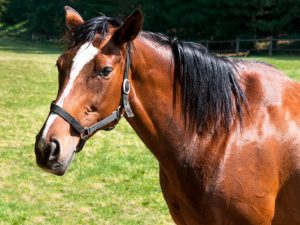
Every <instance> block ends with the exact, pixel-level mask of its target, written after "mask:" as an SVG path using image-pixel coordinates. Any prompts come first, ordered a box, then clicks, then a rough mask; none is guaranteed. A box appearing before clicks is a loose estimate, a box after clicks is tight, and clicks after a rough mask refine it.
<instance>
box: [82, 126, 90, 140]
mask: <svg viewBox="0 0 300 225" xmlns="http://www.w3.org/2000/svg"><path fill="white" fill-rule="evenodd" d="M90 135H91V132H90V128H88V127H85V128H84V130H83V132H82V133H81V134H80V138H81V140H84V141H86V140H87V139H89V137H90Z"/></svg>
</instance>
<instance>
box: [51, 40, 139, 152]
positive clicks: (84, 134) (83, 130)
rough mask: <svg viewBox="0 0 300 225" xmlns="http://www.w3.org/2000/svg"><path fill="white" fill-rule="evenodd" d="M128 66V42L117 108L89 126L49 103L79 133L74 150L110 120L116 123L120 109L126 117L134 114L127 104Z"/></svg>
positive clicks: (54, 111) (80, 147) (110, 128)
mask: <svg viewBox="0 0 300 225" xmlns="http://www.w3.org/2000/svg"><path fill="white" fill-rule="evenodd" d="M129 68H130V44H129V45H128V47H127V48H126V66H125V71H124V76H123V85H122V96H121V103H120V105H119V106H118V108H117V109H116V110H115V111H114V112H113V113H112V114H110V115H109V116H107V117H105V118H104V119H102V120H100V121H99V122H98V123H96V124H94V125H92V126H90V127H84V126H82V125H81V124H80V123H79V122H78V121H77V120H76V119H75V118H74V117H73V116H71V115H70V114H69V113H68V112H66V111H65V110H64V109H63V108H61V107H60V106H58V105H56V104H55V103H54V102H52V103H51V106H50V112H53V113H55V114H57V115H59V116H60V117H62V118H63V119H64V120H65V121H67V122H68V123H69V124H70V125H71V126H72V127H73V128H74V130H75V131H76V132H77V133H78V134H79V135H80V142H79V144H78V146H77V148H76V152H80V151H81V150H82V148H83V147H84V144H85V142H86V141H87V140H88V139H89V138H90V137H91V136H92V135H93V134H94V133H95V132H97V131H98V130H101V129H103V128H104V127H106V126H107V125H109V124H111V123H112V122H116V123H118V121H119V120H120V119H121V117H122V115H123V114H122V111H123V110H124V111H125V113H126V115H127V116H128V117H133V116H134V114H133V112H132V110H131V107H130V104H129V97H128V95H129V93H130V82H129V80H128V73H129ZM115 125H116V124H114V125H113V126H111V127H109V128H108V129H106V130H108V131H109V130H112V129H113V128H114V127H115Z"/></svg>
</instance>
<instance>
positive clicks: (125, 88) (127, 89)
mask: <svg viewBox="0 0 300 225" xmlns="http://www.w3.org/2000/svg"><path fill="white" fill-rule="evenodd" d="M123 92H124V94H126V95H128V94H129V92H130V82H129V80H128V79H127V78H126V79H124V81H123Z"/></svg>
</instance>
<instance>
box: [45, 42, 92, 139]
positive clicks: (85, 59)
mask: <svg viewBox="0 0 300 225" xmlns="http://www.w3.org/2000/svg"><path fill="white" fill-rule="evenodd" d="M97 53H98V49H97V48H95V47H94V46H93V44H92V43H90V42H87V43H85V44H83V45H82V46H81V47H80V49H79V50H78V51H77V53H76V55H75V57H74V59H73V64H72V67H71V73H70V78H69V81H68V84H67V86H66V87H65V89H64V91H63V93H62V95H61V96H60V98H59V99H58V101H57V102H56V104H57V105H59V106H60V107H63V104H64V100H65V99H66V97H67V96H68V94H69V93H70V91H71V89H72V87H73V84H74V81H75V80H76V78H77V77H78V75H79V74H80V71H81V70H82V68H83V67H84V66H85V65H86V64H87V63H89V62H90V61H91V60H92V59H94V57H95V56H96V55H97ZM57 117H58V115H57V114H55V113H51V114H50V115H49V117H48V120H47V122H46V126H45V128H44V130H43V134H42V139H44V140H45V139H46V137H47V133H48V131H49V128H50V127H51V125H52V123H53V122H54V120H55V119H56V118H57Z"/></svg>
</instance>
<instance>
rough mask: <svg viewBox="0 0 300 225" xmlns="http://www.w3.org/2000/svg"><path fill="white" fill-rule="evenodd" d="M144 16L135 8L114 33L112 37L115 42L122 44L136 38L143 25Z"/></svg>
mask: <svg viewBox="0 0 300 225" xmlns="http://www.w3.org/2000/svg"><path fill="white" fill-rule="evenodd" d="M143 23H144V16H143V13H142V12H141V11H140V10H136V11H135V12H134V13H132V14H131V15H130V16H128V17H127V18H126V19H125V21H124V23H123V24H122V25H121V26H120V27H119V28H118V30H117V31H116V32H115V33H114V35H113V39H114V41H115V42H116V43H117V44H123V43H125V42H128V41H132V40H133V39H135V38H136V36H137V35H138V34H139V32H140V31H141V29H142V27H143Z"/></svg>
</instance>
